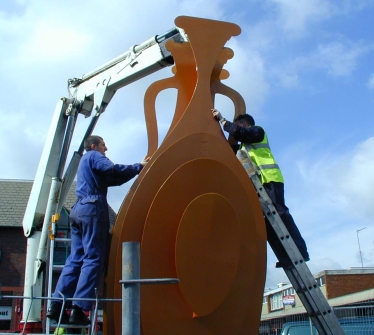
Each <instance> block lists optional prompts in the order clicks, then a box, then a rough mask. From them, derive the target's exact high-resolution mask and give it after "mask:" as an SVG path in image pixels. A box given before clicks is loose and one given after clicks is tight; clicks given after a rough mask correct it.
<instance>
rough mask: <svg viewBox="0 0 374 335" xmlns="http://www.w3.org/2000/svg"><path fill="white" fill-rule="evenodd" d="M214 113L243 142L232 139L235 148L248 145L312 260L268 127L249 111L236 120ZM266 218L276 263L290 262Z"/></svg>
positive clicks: (278, 206)
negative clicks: (289, 200) (289, 204)
mask: <svg viewBox="0 0 374 335" xmlns="http://www.w3.org/2000/svg"><path fill="white" fill-rule="evenodd" d="M212 113H213V116H214V117H215V119H216V120H218V121H219V122H220V123H221V124H222V126H223V130H224V131H226V132H228V133H229V135H230V137H231V138H233V139H234V140H235V141H237V142H240V143H241V145H240V146H239V145H237V144H236V145H235V144H233V143H231V144H232V147H233V149H234V150H235V151H236V150H237V149H245V150H246V151H247V152H248V154H249V156H250V157H251V159H252V160H253V162H254V163H255V164H256V165H257V167H258V169H259V171H260V174H261V176H260V178H261V183H262V185H263V186H264V189H265V190H266V192H267V194H268V195H269V197H270V199H271V200H272V201H273V204H274V206H275V208H276V209H277V211H278V213H279V216H280V217H281V219H282V221H283V223H284V224H285V226H286V228H287V230H288V231H289V233H290V235H291V237H292V238H293V240H294V242H295V244H296V246H297V247H298V249H299V251H300V253H301V256H303V258H304V260H305V261H309V254H308V251H307V247H306V244H305V241H304V239H303V237H302V236H301V234H300V231H299V229H298V228H297V226H296V224H295V221H294V220H293V218H292V216H291V214H290V212H289V210H288V208H287V206H286V204H285V201H284V180H283V176H282V172H281V170H280V169H279V166H278V164H277V162H276V161H275V159H274V156H273V154H272V152H271V150H270V146H269V141H268V138H267V136H266V133H265V131H264V129H263V128H262V127H259V126H256V125H255V121H254V119H253V117H252V116H251V115H249V114H242V115H239V116H238V117H236V119H235V120H234V123H232V122H230V121H227V120H226V119H225V118H223V117H222V115H221V113H220V112H219V111H218V110H216V109H213V110H212ZM265 221H266V230H267V235H268V242H269V244H270V245H271V247H272V249H273V251H274V253H275V255H276V256H277V258H278V260H279V262H277V264H276V267H283V266H285V265H287V263H288V262H289V260H288V257H287V254H286V253H285V251H284V248H283V246H282V245H281V243H280V241H279V239H278V237H277V235H276V234H275V232H274V230H273V228H272V227H271V225H270V223H269V222H268V220H267V219H266V220H265Z"/></svg>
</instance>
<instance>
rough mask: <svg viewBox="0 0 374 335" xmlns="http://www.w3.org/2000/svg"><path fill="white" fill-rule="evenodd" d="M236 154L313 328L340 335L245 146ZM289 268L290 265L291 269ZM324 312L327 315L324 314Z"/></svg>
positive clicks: (334, 320) (338, 325) (330, 310)
mask: <svg viewBox="0 0 374 335" xmlns="http://www.w3.org/2000/svg"><path fill="white" fill-rule="evenodd" d="M237 157H238V159H239V160H240V162H241V163H242V165H243V167H244V169H245V170H246V172H247V174H248V176H249V177H250V179H251V181H252V183H253V186H254V187H255V189H256V191H257V194H258V196H259V201H260V204H261V207H262V210H263V212H264V214H265V216H266V217H267V219H268V220H269V222H270V224H271V226H272V227H273V229H274V231H275V233H276V234H277V236H278V238H279V240H280V242H281V243H282V246H283V247H284V249H285V251H286V253H287V254H288V256H289V257H290V259H291V261H292V266H290V267H288V268H284V270H285V272H286V274H287V276H288V278H289V279H290V281H291V283H292V285H293V286H294V287H296V292H298V296H299V298H300V300H301V301H302V302H303V305H304V307H305V309H306V310H307V312H308V314H309V315H310V316H311V317H312V320H313V321H316V328H317V329H319V332H320V333H321V334H323V335H325V334H326V335H339V334H342V335H343V334H344V331H343V330H342V328H341V326H340V324H339V322H338V319H337V318H336V316H335V314H334V313H331V312H332V309H331V307H330V306H329V304H328V302H327V300H326V298H325V297H324V295H323V294H322V292H321V290H320V288H319V286H318V285H317V282H316V280H315V279H314V277H313V275H312V273H311V272H310V270H309V268H308V267H307V265H306V264H305V262H304V260H303V258H302V256H301V254H300V252H299V250H298V248H297V246H296V244H295V242H294V241H293V239H292V237H291V235H290V234H289V232H288V230H287V228H286V227H285V225H284V223H283V221H282V219H281V217H280V216H279V214H278V212H277V210H276V208H275V207H274V205H273V203H272V201H271V199H270V198H269V196H268V194H267V192H266V190H265V189H264V187H263V185H262V183H261V181H260V179H259V176H258V173H257V167H256V165H255V164H254V163H253V162H252V160H251V159H250V157H249V156H248V155H247V153H246V152H245V151H244V150H239V151H238V154H237ZM289 269H292V271H291V270H289ZM317 316H318V317H317ZM326 316H329V317H328V318H327V317H326Z"/></svg>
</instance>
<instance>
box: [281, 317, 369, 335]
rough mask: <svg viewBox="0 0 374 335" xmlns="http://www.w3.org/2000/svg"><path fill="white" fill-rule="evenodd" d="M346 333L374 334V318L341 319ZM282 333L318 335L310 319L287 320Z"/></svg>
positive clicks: (284, 334) (283, 334) (288, 334)
mask: <svg viewBox="0 0 374 335" xmlns="http://www.w3.org/2000/svg"><path fill="white" fill-rule="evenodd" d="M339 322H340V324H341V326H342V328H343V330H344V332H345V334H346V335H374V318H372V317H355V318H343V319H339ZM281 335H318V332H317V329H316V328H315V327H314V325H311V324H310V322H309V321H298V322H286V323H285V324H284V325H283V327H282V331H281Z"/></svg>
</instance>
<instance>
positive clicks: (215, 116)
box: [212, 109, 223, 121]
mask: <svg viewBox="0 0 374 335" xmlns="http://www.w3.org/2000/svg"><path fill="white" fill-rule="evenodd" d="M212 113H213V117H214V118H215V119H217V121H221V120H222V119H223V117H222V115H221V113H220V112H219V111H218V110H217V109H212Z"/></svg>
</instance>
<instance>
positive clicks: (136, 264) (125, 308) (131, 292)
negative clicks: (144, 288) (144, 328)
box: [122, 242, 140, 335]
mask: <svg viewBox="0 0 374 335" xmlns="http://www.w3.org/2000/svg"><path fill="white" fill-rule="evenodd" d="M139 278H140V243H139V242H124V243H122V280H129V279H139ZM122 335H140V284H139V283H138V284H131V285H123V287H122Z"/></svg>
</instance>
